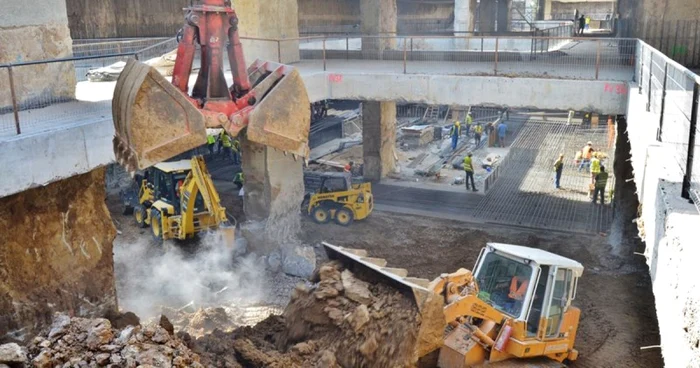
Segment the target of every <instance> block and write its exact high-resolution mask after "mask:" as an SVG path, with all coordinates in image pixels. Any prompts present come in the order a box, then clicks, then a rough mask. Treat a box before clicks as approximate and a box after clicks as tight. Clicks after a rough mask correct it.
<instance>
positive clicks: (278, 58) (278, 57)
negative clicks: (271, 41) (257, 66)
mask: <svg viewBox="0 0 700 368" xmlns="http://www.w3.org/2000/svg"><path fill="white" fill-rule="evenodd" d="M281 43H282V41H280V40H277V62H278V63H280V64H282V45H281Z"/></svg>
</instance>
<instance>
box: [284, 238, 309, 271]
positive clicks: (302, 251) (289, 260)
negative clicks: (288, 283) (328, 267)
mask: <svg viewBox="0 0 700 368" xmlns="http://www.w3.org/2000/svg"><path fill="white" fill-rule="evenodd" d="M315 269H316V253H315V252H314V249H313V248H312V247H310V246H307V245H297V246H294V247H293V248H292V249H291V250H289V251H287V252H286V254H285V255H284V261H283V262H282V271H283V272H284V273H286V274H288V275H292V276H298V277H306V278H308V277H311V275H312V274H313V273H314V270H315Z"/></svg>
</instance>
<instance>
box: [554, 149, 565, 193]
mask: <svg viewBox="0 0 700 368" xmlns="http://www.w3.org/2000/svg"><path fill="white" fill-rule="evenodd" d="M563 171H564V154H563V153H562V154H560V155H559V158H558V159H557V160H556V161H554V187H555V188H557V189H559V188H560V185H559V183H560V181H561V173H562V172H563Z"/></svg>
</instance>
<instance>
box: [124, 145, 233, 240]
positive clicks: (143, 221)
mask: <svg viewBox="0 0 700 368" xmlns="http://www.w3.org/2000/svg"><path fill="white" fill-rule="evenodd" d="M137 182H138V183H139V192H138V196H137V197H136V198H134V199H133V200H134V201H135V202H136V203H127V204H126V206H127V207H131V210H128V209H127V210H126V211H125V213H126V212H133V215H134V219H135V220H136V223H137V224H139V225H140V226H141V227H149V226H150V228H151V233H152V235H153V238H154V239H155V240H156V241H157V242H159V243H160V242H162V241H163V240H167V239H180V240H184V239H189V238H192V237H194V236H195V235H196V234H199V233H201V232H203V231H206V230H218V231H217V235H218V236H220V237H222V238H223V239H222V240H223V242H224V244H226V245H228V246H233V244H234V241H235V227H234V225H232V224H231V222H230V221H229V219H228V217H227V216H226V208H224V207H223V206H221V200H220V198H219V193H218V192H217V191H216V188H215V187H214V183H213V182H212V180H211V176H210V175H209V172H208V171H207V167H206V164H205V163H204V159H203V158H202V157H201V156H195V157H193V158H192V159H190V160H181V161H173V162H161V163H158V164H156V165H154V166H152V167H149V168H148V169H146V170H145V172H144V174H143V176H140V175H139V178H138V179H137Z"/></svg>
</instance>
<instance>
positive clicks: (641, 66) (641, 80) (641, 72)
mask: <svg viewBox="0 0 700 368" xmlns="http://www.w3.org/2000/svg"><path fill="white" fill-rule="evenodd" d="M639 47H640V48H641V55H640V57H639V79H638V81H639V94H640V95H641V94H642V87H643V86H644V48H642V47H641V43H640V46H639Z"/></svg>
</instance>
